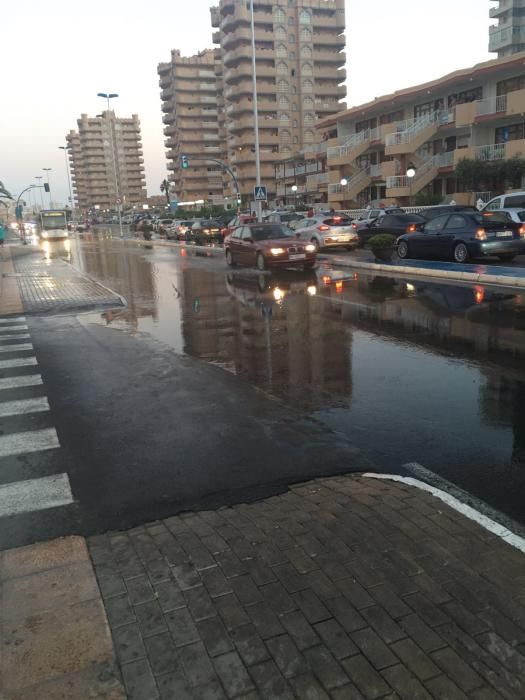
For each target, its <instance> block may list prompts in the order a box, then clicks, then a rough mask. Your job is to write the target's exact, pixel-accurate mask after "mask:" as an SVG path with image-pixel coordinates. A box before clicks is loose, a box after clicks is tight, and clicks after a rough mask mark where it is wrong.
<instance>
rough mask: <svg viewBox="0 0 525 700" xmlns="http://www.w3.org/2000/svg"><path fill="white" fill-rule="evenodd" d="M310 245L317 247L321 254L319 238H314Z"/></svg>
mask: <svg viewBox="0 0 525 700" xmlns="http://www.w3.org/2000/svg"><path fill="white" fill-rule="evenodd" d="M310 243H311V244H312V245H314V246H315V250H316V252H319V248H320V247H321V246H320V245H319V241H318V240H317V238H312V240H311V241H310Z"/></svg>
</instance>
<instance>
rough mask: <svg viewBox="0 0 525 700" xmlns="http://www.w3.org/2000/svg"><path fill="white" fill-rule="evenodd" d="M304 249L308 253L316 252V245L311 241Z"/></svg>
mask: <svg viewBox="0 0 525 700" xmlns="http://www.w3.org/2000/svg"><path fill="white" fill-rule="evenodd" d="M304 249H305V250H306V252H308V253H315V246H314V245H312V244H311V243H308V245H307V246H305V248H304Z"/></svg>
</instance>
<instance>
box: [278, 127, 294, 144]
mask: <svg viewBox="0 0 525 700" xmlns="http://www.w3.org/2000/svg"><path fill="white" fill-rule="evenodd" d="M291 137H292V135H291V134H290V132H289V131H288V129H281V132H280V134H279V138H280V139H281V141H283V142H284V143H289V141H290V139H291Z"/></svg>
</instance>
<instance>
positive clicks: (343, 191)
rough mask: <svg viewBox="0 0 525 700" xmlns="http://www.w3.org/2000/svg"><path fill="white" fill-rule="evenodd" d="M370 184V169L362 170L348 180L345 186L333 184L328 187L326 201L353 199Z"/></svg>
mask: <svg viewBox="0 0 525 700" xmlns="http://www.w3.org/2000/svg"><path fill="white" fill-rule="evenodd" d="M371 182H372V176H371V172H370V167H368V168H363V170H360V171H359V172H358V173H356V174H355V175H354V176H353V177H351V178H350V180H349V182H348V184H347V185H341V184H340V183H333V184H329V185H328V201H329V202H332V201H334V202H335V201H339V202H341V201H344V200H349V199H355V198H356V197H357V195H358V194H359V193H360V192H362V191H363V190H364V189H366V188H367V187H368V186H369V185H370V183H371Z"/></svg>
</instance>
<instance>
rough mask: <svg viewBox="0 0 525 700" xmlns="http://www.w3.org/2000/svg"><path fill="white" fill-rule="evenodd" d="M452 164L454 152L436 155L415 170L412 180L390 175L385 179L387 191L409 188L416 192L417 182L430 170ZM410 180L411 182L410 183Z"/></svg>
mask: <svg viewBox="0 0 525 700" xmlns="http://www.w3.org/2000/svg"><path fill="white" fill-rule="evenodd" d="M453 164H454V152H453V151H448V152H446V153H437V154H436V155H435V156H432V158H429V159H428V160H427V161H425V162H424V163H423V165H420V166H419V168H418V169H417V170H416V174H415V175H414V177H413V178H409V177H407V176H406V175H390V176H389V177H387V178H386V187H387V189H393V188H398V187H409V188H412V189H413V190H415V191H417V188H418V182H419V181H420V180H421V178H423V177H425V176H426V175H427V174H428V173H429V172H431V171H432V170H436V169H437V168H448V167H449V166H451V165H453ZM411 180H412V182H411Z"/></svg>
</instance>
